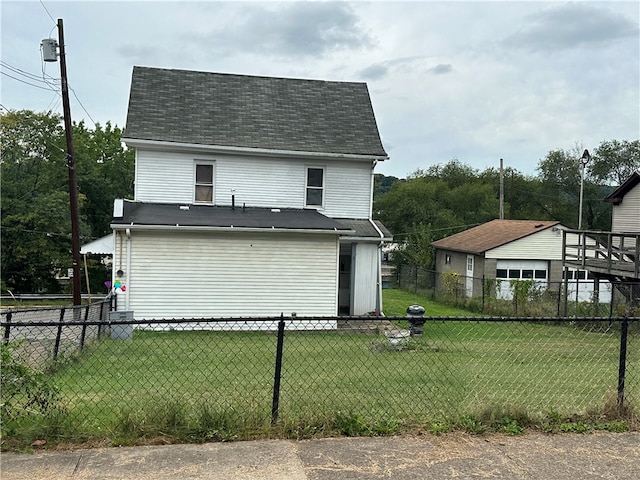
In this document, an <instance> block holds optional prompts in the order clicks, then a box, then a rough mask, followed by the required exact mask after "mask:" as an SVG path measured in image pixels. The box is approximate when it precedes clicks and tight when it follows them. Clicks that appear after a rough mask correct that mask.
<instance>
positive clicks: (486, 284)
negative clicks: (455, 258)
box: [394, 265, 640, 317]
mask: <svg viewBox="0 0 640 480" xmlns="http://www.w3.org/2000/svg"><path fill="white" fill-rule="evenodd" d="M533 272H534V271H533V270H531V273H532V275H533ZM568 276H569V278H568V279H567V280H568V281H567V282H565V280H562V281H559V282H550V281H548V280H543V281H540V280H536V279H534V278H532V279H530V280H522V279H511V280H510V279H495V278H484V277H467V276H465V275H461V274H456V273H453V272H446V273H438V272H435V271H433V270H427V269H424V268H421V267H418V266H415V265H400V266H399V267H397V268H396V276H395V285H394V286H397V287H399V288H401V289H403V290H407V291H410V292H414V293H418V294H421V295H424V296H427V297H429V298H431V299H433V300H437V301H441V302H444V303H447V304H450V305H454V306H458V307H462V308H466V309H468V310H471V311H475V312H483V313H487V314H490V315H513V316H555V317H561V316H576V315H577V316H601V317H613V316H621V315H627V316H628V315H633V314H634V312H635V310H636V309H637V308H638V306H637V305H634V304H633V301H632V298H634V295H633V294H632V292H633V291H635V292H640V282H638V283H633V282H622V281H604V280H602V281H600V282H596V281H595V280H594V279H593V278H592V277H591V276H590V275H589V274H588V272H586V271H569V272H568ZM634 289H635V290H634ZM637 302H638V300H636V303H637Z"/></svg>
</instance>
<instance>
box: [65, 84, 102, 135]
mask: <svg viewBox="0 0 640 480" xmlns="http://www.w3.org/2000/svg"><path fill="white" fill-rule="evenodd" d="M69 90H71V92H72V93H73V96H74V97H76V100H77V101H78V103H79V104H80V107H82V110H84V113H86V114H87V116H88V117H89V120H91V122H92V123H93V126H94V127H97V126H98V124H97V123H96V122H95V120H94V119H93V117H92V116H91V114H90V113H89V112H87V109H86V108H84V105H83V104H82V102H81V101H80V99H79V98H78V95H76V91H75V90H74V89H73V88H71V87H69Z"/></svg>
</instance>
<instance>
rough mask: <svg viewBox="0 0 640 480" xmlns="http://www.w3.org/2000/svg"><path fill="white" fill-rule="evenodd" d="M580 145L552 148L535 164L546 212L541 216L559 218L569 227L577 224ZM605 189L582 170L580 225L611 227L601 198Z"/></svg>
mask: <svg viewBox="0 0 640 480" xmlns="http://www.w3.org/2000/svg"><path fill="white" fill-rule="evenodd" d="M581 156H582V149H580V148H575V149H574V150H573V151H566V150H552V151H550V152H549V153H548V154H547V156H546V157H545V158H544V159H543V160H541V161H540V163H539V164H538V172H539V179H540V185H541V189H540V202H539V204H540V205H541V207H542V209H543V211H544V212H546V218H540V219H541V220H547V219H548V220H558V221H560V222H562V223H563V224H565V225H567V226H569V227H574V228H577V227H578V217H579V211H578V210H579V206H580V183H581V164H580V157H581ZM605 196H606V189H604V188H603V185H601V184H599V183H597V182H596V181H595V180H594V179H593V178H592V177H591V176H590V175H589V172H588V170H585V178H584V192H583V222H582V228H584V229H591V230H608V229H609V228H610V227H611V207H610V205H609V204H606V203H605V202H603V198H604V197H605Z"/></svg>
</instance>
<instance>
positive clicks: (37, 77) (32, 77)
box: [0, 60, 59, 84]
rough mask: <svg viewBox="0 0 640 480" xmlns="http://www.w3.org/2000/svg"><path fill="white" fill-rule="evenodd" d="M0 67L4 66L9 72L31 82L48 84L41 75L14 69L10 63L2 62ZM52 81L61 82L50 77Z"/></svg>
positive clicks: (0, 61)
mask: <svg viewBox="0 0 640 480" xmlns="http://www.w3.org/2000/svg"><path fill="white" fill-rule="evenodd" d="M0 65H1V66H3V67H4V68H7V69H9V70H11V71H12V72H14V73H16V74H18V75H22V76H23V77H26V78H27V79H29V80H31V81H37V82H42V83H47V84H48V82H47V81H45V80H43V79H42V78H41V77H40V75H36V74H34V73H30V72H27V71H26V70H22V69H20V68H18V67H14V66H13V65H10V64H9V63H7V62H5V61H3V60H0ZM48 77H49V79H50V80H53V81H59V79H56V78H53V77H51V76H48Z"/></svg>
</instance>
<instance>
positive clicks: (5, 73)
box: [0, 71, 55, 91]
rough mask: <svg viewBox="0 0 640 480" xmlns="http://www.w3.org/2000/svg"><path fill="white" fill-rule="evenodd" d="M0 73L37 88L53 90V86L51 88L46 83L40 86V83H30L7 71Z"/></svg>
mask: <svg viewBox="0 0 640 480" xmlns="http://www.w3.org/2000/svg"><path fill="white" fill-rule="evenodd" d="M0 73H2V75H4V76H6V77H9V78H12V79H13V80H15V81H17V82H20V83H24V84H25V85H29V86H31V87H35V88H39V89H41V90H52V91H55V90H54V89H53V88H51V86H50V85H49V84H47V87H42V86H40V85H36V84H34V83H30V82H27V81H25V80H21V79H20V78H17V77H14V76H12V75H9V74H8V73H7V72H1V71H0Z"/></svg>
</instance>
